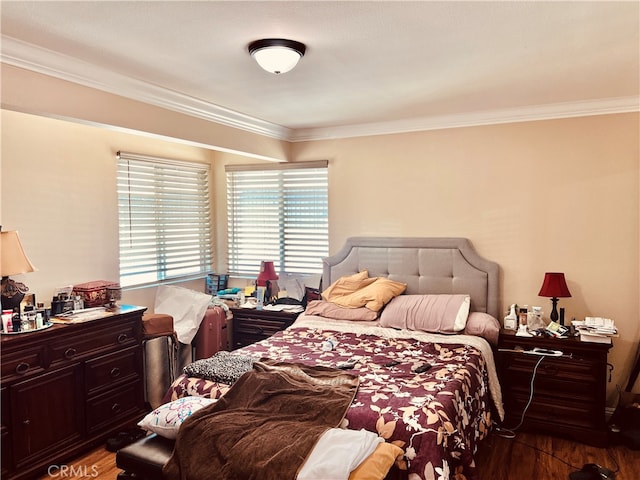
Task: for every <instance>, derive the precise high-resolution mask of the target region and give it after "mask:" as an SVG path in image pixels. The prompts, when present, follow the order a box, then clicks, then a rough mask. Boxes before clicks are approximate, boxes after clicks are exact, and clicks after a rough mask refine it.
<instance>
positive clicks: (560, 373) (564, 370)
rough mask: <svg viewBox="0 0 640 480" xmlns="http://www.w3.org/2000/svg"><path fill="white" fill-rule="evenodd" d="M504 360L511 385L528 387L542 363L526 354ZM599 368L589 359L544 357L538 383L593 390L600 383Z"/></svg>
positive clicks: (537, 379)
mask: <svg viewBox="0 0 640 480" xmlns="http://www.w3.org/2000/svg"><path fill="white" fill-rule="evenodd" d="M503 358H504V361H505V366H504V374H505V375H506V376H507V377H508V378H509V383H510V385H513V384H514V383H515V384H519V383H526V384H527V385H528V383H529V381H530V380H531V375H532V372H533V370H534V368H535V366H536V364H538V362H539V361H540V357H539V356H536V355H529V354H524V353H519V354H518V353H517V354H508V355H505V356H504V357H503ZM599 368H600V364H599V363H598V362H596V361H594V360H589V359H573V358H556V357H543V358H542V361H541V362H540V364H539V365H538V368H537V370H536V383H537V382H538V381H545V382H547V384H548V386H549V387H552V388H553V385H558V386H561V385H567V386H566V388H567V389H569V388H573V386H574V385H573V384H582V385H585V387H586V388H592V387H593V385H595V384H596V382H597V381H598V374H597V372H598V369H599ZM569 385H571V386H569Z"/></svg>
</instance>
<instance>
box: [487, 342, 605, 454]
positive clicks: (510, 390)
mask: <svg viewBox="0 0 640 480" xmlns="http://www.w3.org/2000/svg"><path fill="white" fill-rule="evenodd" d="M611 346H612V345H611V344H603V343H589V342H581V341H580V340H579V339H577V338H547V337H516V336H515V332H514V331H510V330H502V331H501V332H500V340H499V343H498V356H497V358H498V374H499V377H500V384H501V386H502V396H503V401H504V407H505V413H506V418H505V422H504V424H503V426H504V427H505V428H513V427H515V426H516V425H518V424H519V423H520V419H521V417H522V412H523V409H524V408H525V406H526V404H527V402H528V400H529V396H530V393H531V388H530V386H531V379H532V375H533V370H534V368H535V366H536V364H537V363H538V361H539V360H540V358H541V357H540V356H537V355H531V354H527V353H519V352H514V351H513V350H519V349H523V350H533V349H534V348H535V347H538V348H545V349H551V350H560V351H562V352H563V355H562V356H561V357H551V356H545V357H543V359H542V361H541V363H540V364H539V366H538V368H537V371H536V375H535V381H534V384H533V399H532V402H531V405H530V406H529V409H528V410H527V412H526V414H525V417H524V423H523V428H527V429H533V430H538V431H544V432H546V433H550V434H556V435H559V436H570V437H572V438H573V439H574V440H577V441H579V442H582V443H587V444H590V445H596V446H605V445H606V444H607V426H606V421H605V399H606V382H607V353H608V351H609V349H610V348H611Z"/></svg>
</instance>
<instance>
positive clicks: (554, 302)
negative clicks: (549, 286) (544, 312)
mask: <svg viewBox="0 0 640 480" xmlns="http://www.w3.org/2000/svg"><path fill="white" fill-rule="evenodd" d="M551 303H552V305H553V306H552V308H551V315H550V316H549V318H550V319H551V321H552V322H557V321H558V308H557V307H558V299H557V298H556V297H552V298H551ZM562 320H563V322H562V323H564V318H563V319H562Z"/></svg>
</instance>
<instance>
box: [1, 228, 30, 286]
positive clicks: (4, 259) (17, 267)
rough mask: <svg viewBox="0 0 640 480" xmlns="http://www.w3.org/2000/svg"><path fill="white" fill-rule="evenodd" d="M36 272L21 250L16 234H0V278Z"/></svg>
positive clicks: (12, 232) (22, 249)
mask: <svg viewBox="0 0 640 480" xmlns="http://www.w3.org/2000/svg"><path fill="white" fill-rule="evenodd" d="M36 270H37V269H36V267H34V266H33V264H32V263H31V261H30V260H29V258H28V257H27V254H26V253H25V251H24V248H22V243H20V237H19V236H18V232H17V231H15V230H13V231H7V232H0V276H2V277H8V276H9V275H18V274H21V273H28V272H35V271H36Z"/></svg>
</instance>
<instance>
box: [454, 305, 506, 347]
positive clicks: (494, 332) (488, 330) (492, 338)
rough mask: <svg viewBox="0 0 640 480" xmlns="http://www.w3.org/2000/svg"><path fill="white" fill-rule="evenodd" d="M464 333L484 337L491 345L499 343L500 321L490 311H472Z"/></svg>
mask: <svg viewBox="0 0 640 480" xmlns="http://www.w3.org/2000/svg"><path fill="white" fill-rule="evenodd" d="M462 333H464V334H465V335H474V336H476V337H482V338H484V339H485V340H486V341H487V342H489V343H490V344H491V345H498V336H499V335H500V322H499V321H498V319H497V318H495V317H492V316H491V315H489V314H488V313H484V312H471V313H470V314H469V318H467V324H466V325H465V327H464V332H462Z"/></svg>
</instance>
